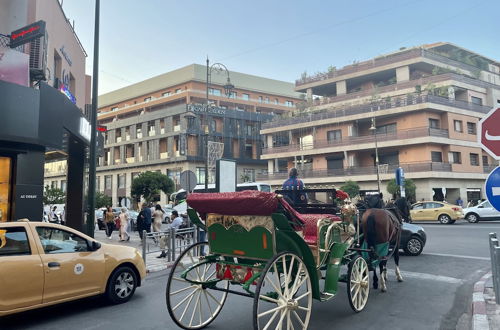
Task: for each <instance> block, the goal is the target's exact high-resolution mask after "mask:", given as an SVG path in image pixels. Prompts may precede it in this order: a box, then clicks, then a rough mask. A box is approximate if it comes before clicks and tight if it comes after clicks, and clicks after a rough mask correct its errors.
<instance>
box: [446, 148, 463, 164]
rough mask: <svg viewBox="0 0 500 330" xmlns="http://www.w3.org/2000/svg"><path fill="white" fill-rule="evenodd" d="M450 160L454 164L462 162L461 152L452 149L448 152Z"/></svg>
mask: <svg viewBox="0 0 500 330" xmlns="http://www.w3.org/2000/svg"><path fill="white" fill-rule="evenodd" d="M448 160H449V162H450V163H452V164H462V155H461V153H460V152H457V151H451V152H449V153H448Z"/></svg>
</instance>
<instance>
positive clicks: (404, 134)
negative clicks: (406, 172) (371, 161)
mask: <svg viewBox="0 0 500 330" xmlns="http://www.w3.org/2000/svg"><path fill="white" fill-rule="evenodd" d="M426 136H436V137H444V138H448V137H449V135H448V130H447V129H437V128H429V127H419V128H414V129H407V130H398V131H395V132H388V133H382V134H380V133H378V134H377V141H378V142H382V141H397V140H405V139H414V138H417V137H426ZM371 142H375V135H373V134H370V135H361V136H348V137H344V138H342V139H341V140H324V139H323V140H320V139H314V142H312V143H302V144H284V145H278V146H273V147H268V148H262V154H264V155H267V154H273V153H279V152H289V151H297V150H310V149H320V148H332V147H341V146H352V145H357V144H363V143H371Z"/></svg>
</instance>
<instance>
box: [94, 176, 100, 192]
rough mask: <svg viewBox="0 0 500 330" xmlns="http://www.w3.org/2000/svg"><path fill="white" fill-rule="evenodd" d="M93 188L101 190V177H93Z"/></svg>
mask: <svg viewBox="0 0 500 330" xmlns="http://www.w3.org/2000/svg"><path fill="white" fill-rule="evenodd" d="M95 190H96V191H101V177H100V176H98V177H96V178H95Z"/></svg>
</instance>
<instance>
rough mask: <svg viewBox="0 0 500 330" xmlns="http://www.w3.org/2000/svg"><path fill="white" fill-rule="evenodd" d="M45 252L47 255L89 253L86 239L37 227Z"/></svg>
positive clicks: (54, 229) (65, 232) (56, 230)
mask: <svg viewBox="0 0 500 330" xmlns="http://www.w3.org/2000/svg"><path fill="white" fill-rule="evenodd" d="M36 232H37V233H38V236H39V237H40V242H41V243H42V247H43V250H44V251H45V253H47V254H57V253H73V252H87V251H89V246H88V242H87V240H86V239H84V238H82V237H80V236H78V235H76V234H73V233H70V232H68V231H65V230H61V229H56V228H50V227H36Z"/></svg>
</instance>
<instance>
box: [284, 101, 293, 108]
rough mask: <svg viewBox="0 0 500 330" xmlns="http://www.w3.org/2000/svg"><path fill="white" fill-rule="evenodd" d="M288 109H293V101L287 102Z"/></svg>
mask: <svg viewBox="0 0 500 330" xmlns="http://www.w3.org/2000/svg"><path fill="white" fill-rule="evenodd" d="M285 105H286V106H287V107H293V101H285Z"/></svg>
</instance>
